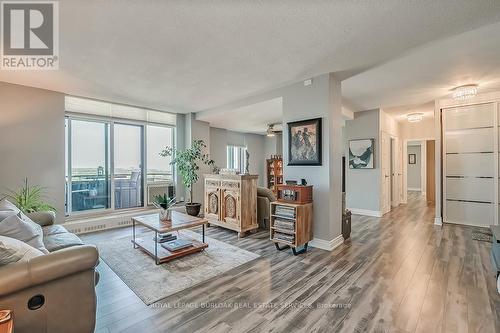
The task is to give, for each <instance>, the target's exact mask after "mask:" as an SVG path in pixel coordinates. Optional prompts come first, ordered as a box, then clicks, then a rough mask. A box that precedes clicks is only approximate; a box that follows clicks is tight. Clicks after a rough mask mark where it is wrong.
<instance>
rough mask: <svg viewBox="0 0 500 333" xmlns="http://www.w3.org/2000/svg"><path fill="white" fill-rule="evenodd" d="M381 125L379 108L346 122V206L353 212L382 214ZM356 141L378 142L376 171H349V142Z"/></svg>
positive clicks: (374, 169)
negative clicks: (363, 211) (369, 140)
mask: <svg viewBox="0 0 500 333" xmlns="http://www.w3.org/2000/svg"><path fill="white" fill-rule="evenodd" d="M379 122H380V114H379V110H378V109H376V110H369V111H361V112H356V113H355V114H354V119H353V120H347V121H346V125H345V129H344V136H345V140H346V141H345V143H344V145H345V151H346V164H347V165H346V206H347V207H348V208H350V209H354V210H369V211H375V212H379V211H380V175H381V173H380V137H379V133H380V131H379V128H380V124H379ZM357 139H375V152H374V168H373V169H349V141H350V140H357Z"/></svg>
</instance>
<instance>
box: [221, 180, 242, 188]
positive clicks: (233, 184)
mask: <svg viewBox="0 0 500 333" xmlns="http://www.w3.org/2000/svg"><path fill="white" fill-rule="evenodd" d="M220 186H221V187H222V188H223V189H226V190H239V189H240V182H239V181H235V180H223V181H221V184H220Z"/></svg>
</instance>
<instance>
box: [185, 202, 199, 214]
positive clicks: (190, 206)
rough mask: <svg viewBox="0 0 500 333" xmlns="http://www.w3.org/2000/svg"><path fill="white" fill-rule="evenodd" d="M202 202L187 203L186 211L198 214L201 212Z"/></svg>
mask: <svg viewBox="0 0 500 333" xmlns="http://www.w3.org/2000/svg"><path fill="white" fill-rule="evenodd" d="M200 209H201V203H196V202H192V203H187V204H186V213H188V215H191V216H198V214H200Z"/></svg>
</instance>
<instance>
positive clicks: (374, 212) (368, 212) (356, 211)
mask: <svg viewBox="0 0 500 333" xmlns="http://www.w3.org/2000/svg"><path fill="white" fill-rule="evenodd" d="M347 209H349V210H350V211H351V213H352V214H354V215H363V216H373V217H382V215H384V214H382V212H381V211H379V210H369V209H360V208H347Z"/></svg>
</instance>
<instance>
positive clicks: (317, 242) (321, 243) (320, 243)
mask: <svg viewBox="0 0 500 333" xmlns="http://www.w3.org/2000/svg"><path fill="white" fill-rule="evenodd" d="M342 244H344V237H342V235H338V236H337V237H335V238H334V239H332V240H329V241H327V240H324V239H319V238H313V240H312V241H310V242H309V245H310V246H312V247H315V248H317V249H322V250H327V251H333V250H334V249H336V248H337V247H339V246H340V245H342Z"/></svg>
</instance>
